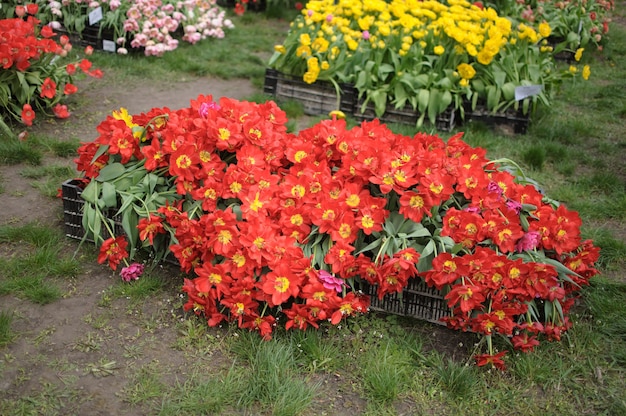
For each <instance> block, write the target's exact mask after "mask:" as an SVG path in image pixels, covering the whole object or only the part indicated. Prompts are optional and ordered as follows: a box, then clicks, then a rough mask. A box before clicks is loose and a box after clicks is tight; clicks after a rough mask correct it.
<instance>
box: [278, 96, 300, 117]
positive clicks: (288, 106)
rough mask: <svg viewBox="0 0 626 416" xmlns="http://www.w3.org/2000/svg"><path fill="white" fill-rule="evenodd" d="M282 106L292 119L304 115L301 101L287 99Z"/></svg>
mask: <svg viewBox="0 0 626 416" xmlns="http://www.w3.org/2000/svg"><path fill="white" fill-rule="evenodd" d="M280 108H281V109H282V110H283V111H284V112H285V113H286V114H287V118H288V119H290V120H292V119H295V118H298V117H302V116H303V115H304V106H303V105H302V103H301V102H300V101H295V100H286V101H282V102H281V103H280Z"/></svg>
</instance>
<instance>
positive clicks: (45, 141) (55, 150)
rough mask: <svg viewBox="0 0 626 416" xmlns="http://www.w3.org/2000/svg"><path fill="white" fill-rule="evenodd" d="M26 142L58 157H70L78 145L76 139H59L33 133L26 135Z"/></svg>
mask: <svg viewBox="0 0 626 416" xmlns="http://www.w3.org/2000/svg"><path fill="white" fill-rule="evenodd" d="M28 142H29V143H31V144H32V145H34V146H36V147H40V148H43V149H45V150H46V151H48V152H51V153H52V154H53V155H55V156H58V157H70V156H75V155H76V154H77V152H76V149H78V147H79V146H80V140H78V139H64V140H59V139H58V138H56V137H48V136H41V135H37V134H33V135H32V136H29V137H28Z"/></svg>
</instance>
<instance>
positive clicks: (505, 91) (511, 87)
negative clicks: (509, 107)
mask: <svg viewBox="0 0 626 416" xmlns="http://www.w3.org/2000/svg"><path fill="white" fill-rule="evenodd" d="M502 95H503V96H504V99H505V100H507V101H513V100H514V99H515V84H513V83H512V82H507V83H506V84H504V85H503V86H502Z"/></svg>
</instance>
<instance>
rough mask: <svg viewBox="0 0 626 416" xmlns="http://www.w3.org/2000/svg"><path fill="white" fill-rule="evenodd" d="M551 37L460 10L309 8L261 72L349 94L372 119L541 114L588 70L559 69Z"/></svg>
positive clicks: (455, 0)
mask: <svg viewBox="0 0 626 416" xmlns="http://www.w3.org/2000/svg"><path fill="white" fill-rule="evenodd" d="M550 33H551V29H550V26H549V24H548V23H545V22H543V23H541V24H539V25H538V27H537V29H535V28H533V27H531V26H529V25H526V24H518V25H517V26H516V27H513V25H512V21H511V20H510V19H508V18H506V17H503V16H499V15H498V13H497V12H496V11H495V10H494V9H492V8H487V7H484V6H482V5H481V4H478V5H477V4H472V3H470V2H468V1H466V0H447V1H445V2H438V1H428V0H426V1H418V0H391V1H389V2H386V1H383V0H368V1H362V0H312V1H309V2H308V3H307V5H306V6H305V7H304V8H303V9H302V14H301V15H299V16H298V17H297V18H296V19H295V20H294V21H293V22H292V24H291V29H290V31H289V33H288V35H287V37H286V39H285V41H284V43H283V44H281V45H276V47H275V53H274V55H273V56H272V58H271V60H270V63H269V64H270V67H272V68H274V69H276V70H278V71H280V72H283V73H286V74H290V75H295V76H302V77H303V80H304V81H305V82H307V83H313V82H315V81H316V80H318V79H319V80H327V81H331V82H333V83H335V85H338V83H339V82H343V83H350V84H354V86H355V87H356V88H357V90H358V91H359V94H360V97H361V98H363V102H362V104H363V106H365V105H367V104H368V103H371V104H373V105H374V107H375V110H376V114H377V115H378V116H381V115H382V114H383V113H384V111H385V109H386V107H387V106H388V105H389V104H392V105H394V106H396V107H397V108H401V107H404V106H405V105H411V106H412V107H413V108H415V109H417V110H418V111H419V112H420V113H421V114H422V118H421V119H420V122H421V121H423V120H424V117H426V116H428V117H429V118H430V119H431V121H432V120H433V119H434V118H435V116H436V115H437V114H440V113H442V112H443V111H445V110H446V109H448V108H449V107H450V106H453V107H454V108H456V109H459V110H461V111H463V109H464V108H466V107H467V106H468V105H471V106H472V107H474V108H475V107H476V106H477V105H479V104H483V105H485V106H486V107H487V108H488V109H489V110H490V111H494V112H496V111H504V110H506V109H508V108H510V107H514V108H518V107H519V106H521V108H522V109H523V110H524V112H525V113H528V111H530V110H531V109H532V108H534V106H535V105H536V104H537V103H539V102H542V103H543V104H546V105H549V104H550V100H551V98H552V96H553V93H554V91H555V87H557V86H558V85H559V84H560V83H561V81H563V79H565V78H571V77H576V76H580V77H582V78H585V79H586V78H588V77H589V74H590V70H589V67H588V66H585V67H584V68H582V70H580V69H579V68H578V67H577V66H576V65H572V66H571V67H570V68H567V67H566V68H562V69H560V68H559V67H558V66H557V63H556V62H555V60H554V58H553V56H552V52H553V49H552V47H551V46H550V45H549V44H548V41H547V38H548V37H549V36H550ZM581 54H582V50H580V51H578V54H577V57H578V58H580V55H581ZM532 86H535V87H532ZM518 87H532V88H531V89H527V90H524V89H523V88H522V89H521V90H520V89H519V88H518ZM524 91H526V92H524ZM528 91H531V92H530V93H529V92H528Z"/></svg>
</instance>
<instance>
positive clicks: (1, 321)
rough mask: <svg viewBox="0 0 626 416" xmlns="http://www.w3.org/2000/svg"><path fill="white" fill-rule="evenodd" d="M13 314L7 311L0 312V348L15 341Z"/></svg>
mask: <svg viewBox="0 0 626 416" xmlns="http://www.w3.org/2000/svg"><path fill="white" fill-rule="evenodd" d="M12 324H13V313H12V312H8V311H5V310H2V311H0V348H1V347H4V346H5V345H7V344H9V343H10V342H11V341H13V338H14V337H15V334H14V333H13V330H12V328H11V325H12Z"/></svg>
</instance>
